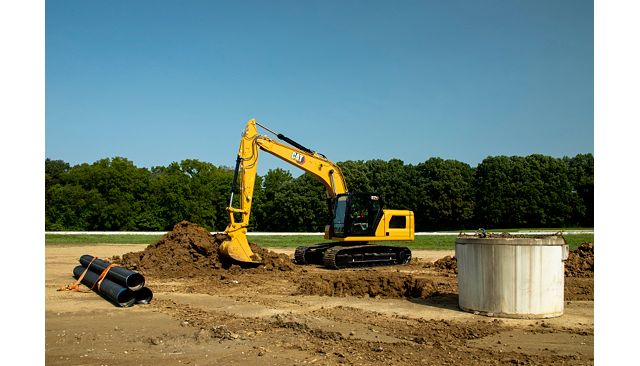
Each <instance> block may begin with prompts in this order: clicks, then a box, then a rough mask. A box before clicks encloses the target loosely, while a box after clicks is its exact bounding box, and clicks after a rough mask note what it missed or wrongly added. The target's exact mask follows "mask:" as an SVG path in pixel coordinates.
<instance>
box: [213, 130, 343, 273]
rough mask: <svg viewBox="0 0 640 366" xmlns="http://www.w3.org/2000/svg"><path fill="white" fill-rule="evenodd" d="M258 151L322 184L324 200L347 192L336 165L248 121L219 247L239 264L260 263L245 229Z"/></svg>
mask: <svg viewBox="0 0 640 366" xmlns="http://www.w3.org/2000/svg"><path fill="white" fill-rule="evenodd" d="M257 126H260V127H262V128H264V129H265V130H267V131H269V132H271V133H273V134H274V135H276V136H277V137H278V139H280V140H282V141H285V142H287V143H288V144H284V143H282V142H279V141H276V140H272V139H271V138H269V137H267V136H265V135H260V134H259V133H258V129H257ZM260 150H262V151H266V152H268V153H270V154H271V155H274V156H276V157H278V158H280V159H282V160H284V161H286V162H287V163H289V164H291V165H294V166H296V167H298V168H300V169H302V170H304V171H305V172H307V173H309V174H311V175H313V176H315V177H316V178H317V179H318V180H320V181H321V182H322V183H323V184H324V186H325V189H326V191H327V198H335V197H336V196H337V195H339V194H343V193H347V184H346V181H345V179H344V176H343V175H342V172H341V171H340V168H339V167H338V166H337V165H335V164H334V163H333V162H331V161H329V160H328V159H327V158H326V157H324V156H323V155H322V154H319V153H317V152H315V151H312V150H310V149H308V148H306V147H304V146H302V145H300V144H298V143H297V142H295V141H293V140H291V139H289V138H288V137H286V136H284V135H282V134H278V133H275V132H273V131H271V130H269V129H268V128H266V127H264V126H262V125H260V124H258V123H257V122H256V121H255V119H251V120H250V121H249V122H247V126H246V128H245V130H244V133H243V135H242V139H241V140H240V147H239V148H238V157H237V159H236V167H235V171H234V178H233V183H232V187H231V198H230V200H229V206H228V207H227V212H228V214H229V225H228V226H227V228H226V229H225V232H226V233H227V235H229V240H227V241H225V242H223V243H222V244H221V246H220V250H221V251H222V253H223V254H226V255H227V256H229V257H230V258H232V259H234V260H236V261H239V262H248V263H259V262H260V258H259V257H258V256H257V255H256V254H254V253H253V251H252V250H251V248H250V247H249V242H248V241H247V226H248V225H249V217H250V215H251V205H252V203H253V192H254V185H255V180H256V174H257V168H258V157H259V153H260ZM234 193H237V194H239V197H238V202H239V203H238V206H239V207H233V195H234Z"/></svg>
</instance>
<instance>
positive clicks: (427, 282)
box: [295, 271, 457, 299]
mask: <svg viewBox="0 0 640 366" xmlns="http://www.w3.org/2000/svg"><path fill="white" fill-rule="evenodd" d="M450 293H451V294H455V293H457V283H456V280H455V279H450V278H447V277H414V276H411V275H409V276H407V275H406V274H401V273H379V272H376V271H372V272H366V271H356V272H344V273H338V274H334V273H327V274H319V275H315V276H307V277H305V278H303V279H302V280H301V282H300V284H299V286H298V289H297V291H296V293H295V295H321V296H340V297H342V296H369V297H387V298H389V297H390V298H423V299H426V298H429V297H431V296H437V295H443V294H450Z"/></svg>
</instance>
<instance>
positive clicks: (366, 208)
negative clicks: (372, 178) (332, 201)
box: [332, 193, 383, 237]
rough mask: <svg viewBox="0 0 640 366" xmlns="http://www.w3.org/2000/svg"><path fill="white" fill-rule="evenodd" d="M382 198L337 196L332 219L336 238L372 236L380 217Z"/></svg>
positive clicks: (360, 194)
mask: <svg viewBox="0 0 640 366" xmlns="http://www.w3.org/2000/svg"><path fill="white" fill-rule="evenodd" d="M382 206H383V202H382V197H380V196H378V195H376V194H370V193H350V194H345V195H339V196H338V198H337V199H336V205H335V210H334V217H333V222H332V224H333V234H334V235H335V236H337V237H346V236H369V235H374V234H375V230H376V227H377V226H378V222H379V221H380V218H381V217H382Z"/></svg>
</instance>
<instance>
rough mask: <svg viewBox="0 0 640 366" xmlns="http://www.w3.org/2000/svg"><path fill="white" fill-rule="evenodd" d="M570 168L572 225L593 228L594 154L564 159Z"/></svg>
mask: <svg viewBox="0 0 640 366" xmlns="http://www.w3.org/2000/svg"><path fill="white" fill-rule="evenodd" d="M563 160H564V161H565V163H566V164H567V165H568V166H569V179H570V181H571V185H572V195H573V196H574V201H575V203H574V205H573V211H572V215H571V218H572V223H573V224H575V225H579V226H589V227H591V226H593V195H594V190H593V185H594V159H593V155H592V154H578V155H576V156H575V157H573V158H567V157H565V158H564V159H563Z"/></svg>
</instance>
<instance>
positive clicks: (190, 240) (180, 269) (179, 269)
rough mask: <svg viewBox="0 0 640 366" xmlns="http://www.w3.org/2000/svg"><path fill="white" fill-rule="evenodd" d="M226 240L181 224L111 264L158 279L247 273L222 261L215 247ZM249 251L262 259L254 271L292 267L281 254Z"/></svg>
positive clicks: (204, 230) (188, 223) (255, 246)
mask: <svg viewBox="0 0 640 366" xmlns="http://www.w3.org/2000/svg"><path fill="white" fill-rule="evenodd" d="M228 238H229V237H228V236H227V235H226V234H220V233H219V234H215V235H211V234H209V232H208V231H207V230H206V229H205V228H203V227H201V226H199V225H197V224H193V223H191V222H188V221H181V222H179V223H178V224H176V225H175V226H174V227H173V230H171V231H169V232H168V233H166V234H165V235H164V236H163V237H162V238H161V239H160V240H159V241H158V242H156V243H155V244H151V245H149V246H148V247H147V248H145V250H143V251H141V252H131V253H127V254H124V255H123V256H122V258H120V257H114V258H112V261H113V262H115V263H118V264H120V265H123V266H125V267H127V268H129V269H132V270H135V271H139V272H141V273H143V274H145V275H152V276H156V277H161V278H168V277H195V276H202V275H211V274H215V273H217V272H218V271H220V270H227V269H230V268H233V269H234V270H237V269H243V270H245V269H246V270H248V269H252V268H253V267H252V268H242V267H240V266H238V265H236V264H234V263H233V262H232V261H231V260H229V259H227V258H225V257H224V256H223V255H222V254H221V253H220V252H219V247H220V244H222V242H224V241H225V240H227V239H228ZM250 247H251V250H252V251H253V252H254V253H255V254H257V255H259V256H260V257H261V258H262V264H261V265H260V266H258V269H262V270H267V271H273V270H280V271H291V270H294V269H296V266H295V264H293V262H292V261H291V259H290V258H289V257H288V256H287V255H285V254H278V253H274V252H272V251H270V250H267V249H263V248H260V247H259V246H257V245H256V244H254V243H250Z"/></svg>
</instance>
